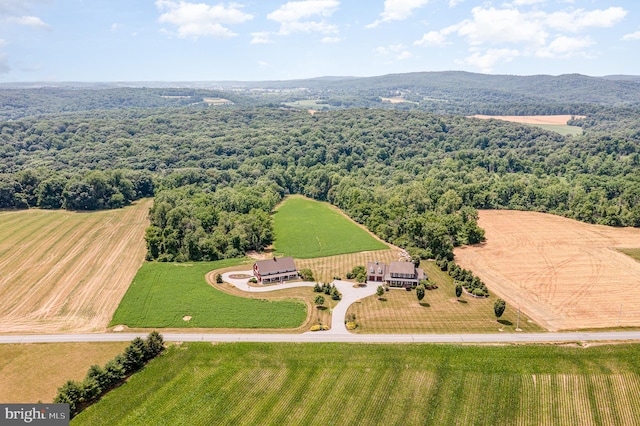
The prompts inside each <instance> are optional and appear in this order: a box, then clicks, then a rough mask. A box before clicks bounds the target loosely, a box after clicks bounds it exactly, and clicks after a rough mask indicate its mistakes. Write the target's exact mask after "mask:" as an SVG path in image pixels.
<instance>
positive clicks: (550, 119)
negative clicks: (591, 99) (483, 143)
mask: <svg viewBox="0 0 640 426" xmlns="http://www.w3.org/2000/svg"><path fill="white" fill-rule="evenodd" d="M571 117H575V118H584V115H574V116H571V115H480V114H477V115H474V116H473V118H481V119H483V120H488V119H490V118H495V119H496V120H504V121H510V122H512V123H521V124H553V125H561V124H567V121H569V120H570V119H571Z"/></svg>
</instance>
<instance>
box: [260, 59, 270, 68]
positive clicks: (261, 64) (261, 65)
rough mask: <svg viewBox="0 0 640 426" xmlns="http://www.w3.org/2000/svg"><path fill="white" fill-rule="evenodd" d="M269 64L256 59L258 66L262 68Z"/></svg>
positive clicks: (267, 66)
mask: <svg viewBox="0 0 640 426" xmlns="http://www.w3.org/2000/svg"><path fill="white" fill-rule="evenodd" d="M269 66H270V64H269V62H265V61H258V68H261V69H264V68H269Z"/></svg>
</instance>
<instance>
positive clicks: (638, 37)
mask: <svg viewBox="0 0 640 426" xmlns="http://www.w3.org/2000/svg"><path fill="white" fill-rule="evenodd" d="M622 39H623V40H640V31H636V32H634V33H630V34H625V35H624V36H622Z"/></svg>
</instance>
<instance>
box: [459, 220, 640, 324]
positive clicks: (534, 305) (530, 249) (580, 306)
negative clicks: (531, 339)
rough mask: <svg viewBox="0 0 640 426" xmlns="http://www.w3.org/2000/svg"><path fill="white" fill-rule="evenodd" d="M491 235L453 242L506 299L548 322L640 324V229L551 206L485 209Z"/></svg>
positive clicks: (463, 260) (462, 261)
mask: <svg viewBox="0 0 640 426" xmlns="http://www.w3.org/2000/svg"><path fill="white" fill-rule="evenodd" d="M479 214H480V220H479V222H478V223H479V225H480V226H481V227H482V228H484V230H485V232H486V242H485V243H482V244H478V245H476V246H467V247H461V248H457V249H456V250H455V256H456V262H457V263H458V264H459V265H460V266H461V267H463V268H466V269H470V270H471V271H473V273H474V274H476V275H478V276H479V277H480V278H481V279H482V280H483V281H485V283H486V284H487V286H488V287H489V291H490V292H492V293H495V294H497V295H499V296H500V297H502V298H503V299H505V300H506V301H507V304H508V305H511V306H514V307H517V306H520V308H521V309H522V311H523V312H525V313H527V314H528V315H529V316H530V317H531V318H532V319H533V320H534V321H536V322H537V323H539V324H540V325H542V326H543V327H545V328H547V329H549V330H573V329H585V328H611V327H619V326H622V327H639V326H640V292H638V291H637V290H638V288H640V262H637V261H636V260H634V259H632V258H631V257H629V256H627V255H625V254H623V253H621V252H620V251H619V250H618V249H617V248H637V247H640V229H636V228H613V227H608V226H603V225H590V224H586V223H582V222H578V221H576V220H572V219H567V218H564V217H560V216H554V215H551V214H545V213H536V212H522V211H509V210H484V211H480V212H479Z"/></svg>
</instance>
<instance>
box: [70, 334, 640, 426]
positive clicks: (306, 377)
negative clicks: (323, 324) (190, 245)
mask: <svg viewBox="0 0 640 426" xmlns="http://www.w3.org/2000/svg"><path fill="white" fill-rule="evenodd" d="M638 394H640V346H639V345H611V346H595V347H588V348H579V347H567V346H564V347H562V346H504V347H500V346H453V345H357V344H257V343H240V344H238V343H236V344H216V345H212V344H210V343H189V344H186V343H183V344H182V345H180V346H172V347H170V348H169V349H168V351H167V353H166V354H164V355H162V356H161V357H159V358H157V359H156V360H154V361H152V362H151V363H150V364H149V365H148V366H147V367H146V368H145V369H144V370H143V371H142V372H140V373H138V374H136V375H134V376H133V377H132V378H131V380H130V381H129V382H128V383H127V384H126V385H124V386H121V387H120V388H118V389H116V390H114V391H112V392H111V393H109V394H107V395H106V397H105V398H103V400H101V401H100V402H98V403H97V404H96V405H94V406H92V407H89V408H88V409H87V410H86V411H84V412H83V413H81V414H80V415H79V416H78V417H76V418H75V419H74V420H73V421H72V423H71V424H72V425H92V426H95V425H148V424H171V425H187V424H188V425H211V424H216V425H218V424H219V425H257V424H260V425H267V424H273V425H284V424H290V425H307V424H309V425H312V424H323V425H324V424H340V425H370V424H385V425H414V424H425V425H451V424H460V425H467V424H478V425H541V424H549V425H550V424H557V425H602V424H612V425H613V424H618V425H622V424H626V425H631V424H640V404H638V402H637V401H638V399H637V398H638Z"/></svg>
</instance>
